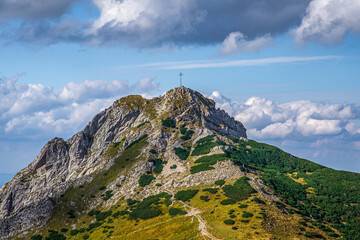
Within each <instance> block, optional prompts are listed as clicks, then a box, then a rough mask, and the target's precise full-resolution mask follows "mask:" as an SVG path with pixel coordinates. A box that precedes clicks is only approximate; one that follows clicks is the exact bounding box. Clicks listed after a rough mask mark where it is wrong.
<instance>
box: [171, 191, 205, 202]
mask: <svg viewBox="0 0 360 240" xmlns="http://www.w3.org/2000/svg"><path fill="white" fill-rule="evenodd" d="M198 192H199V190H197V189H193V190H190V189H189V190H183V191H178V192H177V193H176V194H175V196H174V197H175V199H177V200H181V201H183V202H186V201H188V200H190V199H192V198H193V197H194V196H195V195H196V194H197V193H198Z"/></svg>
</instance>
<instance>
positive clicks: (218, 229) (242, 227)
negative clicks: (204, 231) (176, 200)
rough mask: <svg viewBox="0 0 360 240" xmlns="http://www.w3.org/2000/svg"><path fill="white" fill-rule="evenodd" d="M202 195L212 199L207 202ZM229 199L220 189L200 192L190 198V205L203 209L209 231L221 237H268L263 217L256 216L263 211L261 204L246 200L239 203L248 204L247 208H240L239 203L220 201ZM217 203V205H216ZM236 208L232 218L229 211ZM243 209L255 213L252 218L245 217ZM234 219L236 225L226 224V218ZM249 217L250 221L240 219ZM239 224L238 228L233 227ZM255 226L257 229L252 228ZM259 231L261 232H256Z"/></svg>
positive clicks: (202, 214)
mask: <svg viewBox="0 0 360 240" xmlns="http://www.w3.org/2000/svg"><path fill="white" fill-rule="evenodd" d="M217 195H220V196H217ZM200 196H208V198H210V201H208V202H205V201H203V200H201V199H200ZM224 199H228V198H227V197H226V196H224V193H223V192H222V191H221V190H219V191H218V193H215V194H211V193H209V192H201V193H200V192H199V193H198V194H197V195H196V196H195V197H194V198H193V199H191V200H190V205H192V206H194V207H196V208H198V209H200V210H202V211H203V212H202V213H201V216H202V217H203V218H204V219H205V221H206V222H207V223H208V224H209V225H210V227H211V228H210V229H209V231H210V232H211V233H213V234H214V235H215V236H217V237H218V238H221V239H243V238H244V239H260V238H267V237H269V234H267V233H266V232H265V231H264V230H262V219H259V218H255V216H258V215H259V213H260V212H261V210H260V208H261V206H260V205H259V204H256V203H255V202H251V201H249V200H244V201H241V202H239V203H242V204H247V205H248V207H247V208H245V209H244V208H239V207H238V206H239V203H237V204H234V205H221V204H220V202H221V201H222V200H224ZM216 205H217V207H215V206H216ZM230 210H234V213H232V214H234V215H235V216H236V217H235V218H230V214H229V211H230ZM212 211H213V213H211V212H212ZM243 211H247V212H250V213H253V214H254V216H253V217H251V218H243V217H242V214H243ZM226 219H232V220H234V221H235V224H234V225H226V224H225V223H224V220H226ZM242 219H249V220H250V221H249V223H242V222H240V220H242ZM233 226H237V227H238V229H237V230H233V229H232V227H233ZM251 227H254V228H255V229H253V228H251ZM255 232H258V233H259V234H256V233H255Z"/></svg>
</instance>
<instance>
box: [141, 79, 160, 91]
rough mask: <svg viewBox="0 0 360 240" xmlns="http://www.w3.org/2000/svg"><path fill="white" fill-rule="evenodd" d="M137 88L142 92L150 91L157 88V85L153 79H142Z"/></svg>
mask: <svg viewBox="0 0 360 240" xmlns="http://www.w3.org/2000/svg"><path fill="white" fill-rule="evenodd" d="M137 85H138V86H139V88H140V89H141V90H143V91H151V90H154V89H157V88H159V83H158V82H156V81H155V78H150V77H147V78H142V79H141V80H140V81H139V82H138V84H137Z"/></svg>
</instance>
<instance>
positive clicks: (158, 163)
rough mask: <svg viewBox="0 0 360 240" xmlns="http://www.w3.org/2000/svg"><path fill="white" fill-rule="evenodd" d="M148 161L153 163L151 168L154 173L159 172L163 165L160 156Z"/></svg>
mask: <svg viewBox="0 0 360 240" xmlns="http://www.w3.org/2000/svg"><path fill="white" fill-rule="evenodd" d="M148 162H152V163H154V165H155V167H154V169H153V171H154V173H161V172H162V170H163V168H164V166H163V160H161V159H160V158H157V159H149V160H148Z"/></svg>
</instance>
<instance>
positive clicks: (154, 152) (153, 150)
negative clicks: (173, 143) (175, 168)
mask: <svg viewBox="0 0 360 240" xmlns="http://www.w3.org/2000/svg"><path fill="white" fill-rule="evenodd" d="M149 153H152V154H157V152H156V151H155V149H151V150H150V151H149Z"/></svg>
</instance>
